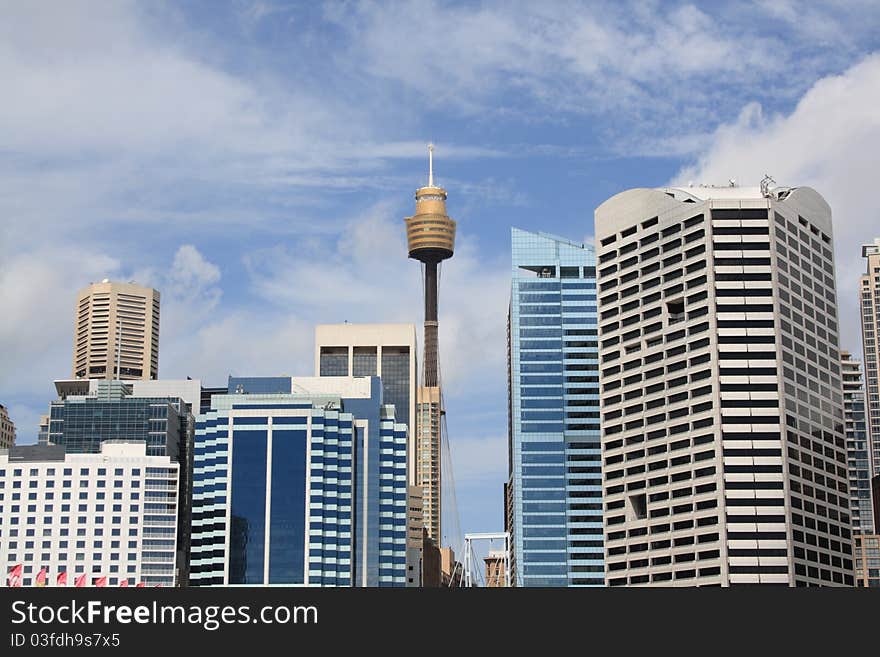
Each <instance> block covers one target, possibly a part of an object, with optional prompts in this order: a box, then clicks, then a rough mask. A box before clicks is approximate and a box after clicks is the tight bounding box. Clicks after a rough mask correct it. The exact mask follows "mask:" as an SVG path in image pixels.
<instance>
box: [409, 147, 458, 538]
mask: <svg viewBox="0 0 880 657" xmlns="http://www.w3.org/2000/svg"><path fill="white" fill-rule="evenodd" d="M405 222H406V240H407V244H408V247H409V257H410V258H413V259H414V260H418V261H419V262H421V263H422V265H423V266H424V290H425V353H424V358H423V359H422V385H421V386H420V387H419V392H418V400H417V408H416V464H417V465H416V471H417V473H418V474H417V477H418V480H417V481H416V483H417V484H418V485H420V486H422V489H423V490H424V496H423V509H424V516H425V529H427V531H428V536H429V537H430V538H433V539H434V540H435V541H436V542H437V543H438V545H439V544H440V542H441V533H440V532H441V526H440V520H441V509H440V499H441V490H442V473H441V471H440V469H441V468H440V462H441V454H440V451H441V445H442V442H441V441H442V439H441V431H442V428H441V427H442V424H443V422H442V417H443V413H444V410H443V395H442V392H441V383H440V359H439V353H438V351H439V346H438V339H437V330H438V324H437V306H438V278H437V274H438V270H439V266H440V263H441V262H442V261H444V260H448V259H449V258H451V257H452V253H453V251H454V248H455V222H454V221H453V220H452V219H450V218H449V216H448V215H447V214H446V190H445V189H443V188H442V187H439V186H437V185H435V184H434V146H433V144H428V185H427V186H426V187H420V188H419V189H417V190H416V213H415V214H414V215H413V216H411V217H406V219H405Z"/></svg>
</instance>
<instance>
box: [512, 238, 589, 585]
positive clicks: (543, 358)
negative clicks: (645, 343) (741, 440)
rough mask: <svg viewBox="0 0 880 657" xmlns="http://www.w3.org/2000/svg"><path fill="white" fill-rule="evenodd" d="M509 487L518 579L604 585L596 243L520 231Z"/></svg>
mask: <svg viewBox="0 0 880 657" xmlns="http://www.w3.org/2000/svg"><path fill="white" fill-rule="evenodd" d="M511 240H512V253H513V258H512V260H513V261H512V267H511V291H510V315H509V318H508V392H509V404H510V406H509V409H508V414H509V426H508V465H509V479H508V483H507V486H506V488H505V490H506V494H507V497H508V499H507V501H506V507H507V509H508V522H507V529H508V531H510V533H511V546H512V551H513V554H512V555H511V570H512V573H511V575H512V580H513V583H514V585H515V586H602V585H604V582H605V580H604V567H603V552H602V470H601V465H602V461H601V456H600V444H599V372H598V356H597V336H596V333H597V327H596V267H595V259H594V255H593V250H592V248H591V247H589V246H586V245H584V244H578V243H575V242H570V241H568V240H565V239H562V238H560V237H555V236H553V235H547V234H545V233H530V232H527V231H524V230H520V229H517V228H514V229H513V230H512V234H511Z"/></svg>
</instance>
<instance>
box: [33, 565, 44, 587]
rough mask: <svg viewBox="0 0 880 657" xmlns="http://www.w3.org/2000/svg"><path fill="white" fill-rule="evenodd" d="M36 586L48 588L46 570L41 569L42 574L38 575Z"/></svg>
mask: <svg viewBox="0 0 880 657" xmlns="http://www.w3.org/2000/svg"><path fill="white" fill-rule="evenodd" d="M35 584H36V585H37V586H46V568H45V567H43V568H40V572H39V573H37V579H36V582H35Z"/></svg>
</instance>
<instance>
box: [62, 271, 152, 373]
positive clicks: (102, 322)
mask: <svg viewBox="0 0 880 657" xmlns="http://www.w3.org/2000/svg"><path fill="white" fill-rule="evenodd" d="M158 375H159V292H158V291H156V290H154V289H152V288H149V287H144V286H142V285H135V284H134V283H113V282H110V281H109V280H107V279H106V278H105V279H104V280H103V281H101V282H100V283H92V284H91V285H89V286H88V287H86V288H84V289H82V290H80V291H79V294H77V299H76V318H75V329H74V337H73V378H75V379H124V380H129V379H156V378H158Z"/></svg>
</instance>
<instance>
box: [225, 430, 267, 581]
mask: <svg viewBox="0 0 880 657" xmlns="http://www.w3.org/2000/svg"><path fill="white" fill-rule="evenodd" d="M266 443H267V437H266V432H265V431H236V432H235V433H234V434H233V441H232V503H231V526H230V537H229V583H230V584H262V583H263V562H264V548H265V533H266Z"/></svg>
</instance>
